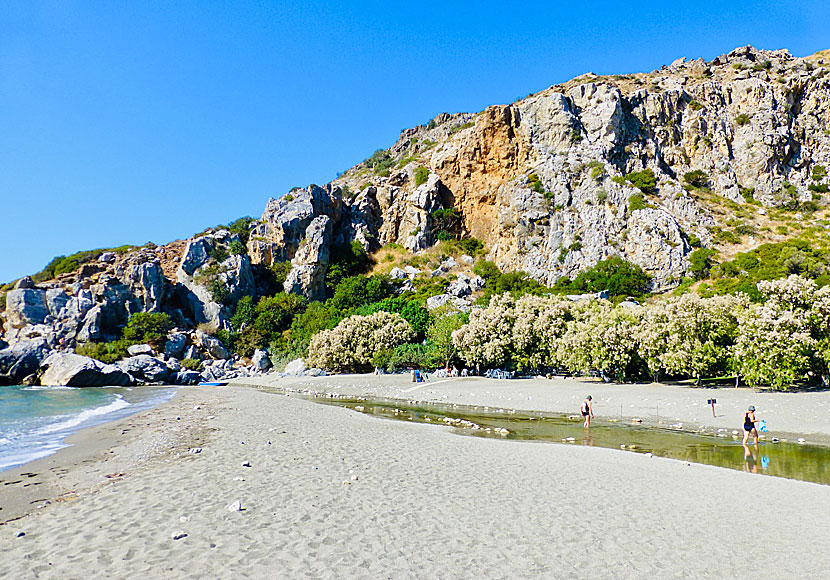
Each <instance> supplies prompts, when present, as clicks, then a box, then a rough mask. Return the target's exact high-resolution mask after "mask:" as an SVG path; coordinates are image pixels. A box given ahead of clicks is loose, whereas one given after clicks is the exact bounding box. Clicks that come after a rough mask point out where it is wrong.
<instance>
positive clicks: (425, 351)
mask: <svg viewBox="0 0 830 580" xmlns="http://www.w3.org/2000/svg"><path fill="white" fill-rule="evenodd" d="M380 358H383V356H381V357H380ZM385 366H386V368H388V369H389V370H390V371H394V370H404V369H408V368H414V369H430V368H433V367H435V366H436V365H435V359H434V357H433V356H432V353H431V352H430V348H429V347H428V346H426V345H424V344H414V343H405V344H401V345H398V346H397V347H395V349H394V350H392V351H391V352H390V351H387V356H386V365H385Z"/></svg>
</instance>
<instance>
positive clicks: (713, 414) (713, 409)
mask: <svg viewBox="0 0 830 580" xmlns="http://www.w3.org/2000/svg"><path fill="white" fill-rule="evenodd" d="M717 402H718V400H717V399H707V400H706V404H707V405H712V417H716V416H717V415H715V405H716V404H717Z"/></svg>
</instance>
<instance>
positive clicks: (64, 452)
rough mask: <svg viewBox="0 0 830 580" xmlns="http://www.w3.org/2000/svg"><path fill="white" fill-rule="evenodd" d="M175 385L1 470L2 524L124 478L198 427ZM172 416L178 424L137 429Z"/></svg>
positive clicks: (185, 395)
mask: <svg viewBox="0 0 830 580" xmlns="http://www.w3.org/2000/svg"><path fill="white" fill-rule="evenodd" d="M162 387H163V388H171V387H170V386H168V385H163V386H162ZM90 388H95V387H90ZM142 388H150V389H152V388H159V387H156V386H150V387H142ZM175 388H176V389H177V390H176V392H175V393H174V394H173V396H172V397H171V398H170V399H168V400H166V401H162V402H161V403H159V404H157V405H155V406H153V407H151V408H149V409H146V410H143V411H139V412H137V413H134V414H132V415H128V416H126V417H120V418H117V419H114V420H112V421H107V422H105V423H100V424H97V425H92V426H89V427H84V428H82V429H80V430H79V431H77V432H75V433H73V434H71V435H69V436H68V437H67V438H66V439H65V440H64V444H66V447H62V448H61V449H58V450H57V451H55V452H54V453H52V454H51V455H47V456H46V457H41V458H39V459H35V460H33V461H29V462H27V463H24V464H23V465H19V466H17V467H12V468H10V469H7V470H4V471H0V526H3V525H6V524H8V523H9V522H11V521H14V520H17V519H20V518H22V517H24V516H26V515H28V514H31V513H34V512H37V511H38V510H41V509H43V508H46V507H47V506H49V505H51V504H53V503H61V502H67V501H73V500H75V499H77V498H78V497H80V496H81V495H83V494H86V493H90V492H94V491H96V490H99V489H100V488H101V487H103V486H105V485H108V484H110V483H113V482H115V481H117V480H118V479H122V478H124V477H126V476H128V475H129V474H130V473H132V472H134V471H135V470H136V469H140V468H142V467H143V466H144V464H145V463H146V462H152V461H154V460H158V459H159V458H160V457H161V456H163V455H164V454H165V453H167V452H168V451H169V450H170V449H172V448H174V447H175V445H176V442H177V441H178V440H179V439H181V438H182V437H184V436H185V433H184V431H188V432H189V431H193V430H198V428H199V427H198V426H195V425H194V424H193V422H192V419H193V417H192V416H190V415H191V414H189V413H188V408H187V402H188V401H189V399H190V398H192V396H189V394H188V393H187V391H183V390H181V389H187V387H178V386H177V387H175ZM175 416H180V417H182V419H183V422H180V427H179V428H177V429H171V430H165V431H164V432H160V431H159V430H158V428H151V429H150V430H148V431H144V430H142V429H141V427H142V426H144V427H150V426H151V425H152V424H153V423H156V424H158V423H159V422H168V421H171V420H174V417H175Z"/></svg>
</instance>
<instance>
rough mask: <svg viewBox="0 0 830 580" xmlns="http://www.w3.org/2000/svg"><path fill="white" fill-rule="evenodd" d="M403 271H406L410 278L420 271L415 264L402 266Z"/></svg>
mask: <svg viewBox="0 0 830 580" xmlns="http://www.w3.org/2000/svg"><path fill="white" fill-rule="evenodd" d="M403 271H404V272H406V273H407V275H408V276H409V278H410V279H411V278H414V277H415V276H417V275H418V274H420V273H421V271H420V270H419V269H418V268H416V267H415V266H404V269H403Z"/></svg>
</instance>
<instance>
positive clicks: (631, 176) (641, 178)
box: [625, 168, 657, 193]
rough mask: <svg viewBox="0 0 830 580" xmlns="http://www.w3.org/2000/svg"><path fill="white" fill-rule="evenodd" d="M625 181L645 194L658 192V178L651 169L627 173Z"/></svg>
mask: <svg viewBox="0 0 830 580" xmlns="http://www.w3.org/2000/svg"><path fill="white" fill-rule="evenodd" d="M625 179H626V180H627V181H628V182H629V183H630V184H631V185H633V186H634V187H636V188H637V189H639V190H640V191H642V192H643V193H655V192H656V191H657V178H656V177H655V176H654V172H653V171H652V170H651V169H650V168H646V169H644V170H643V171H633V172H631V173H627V174H626V176H625Z"/></svg>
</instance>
